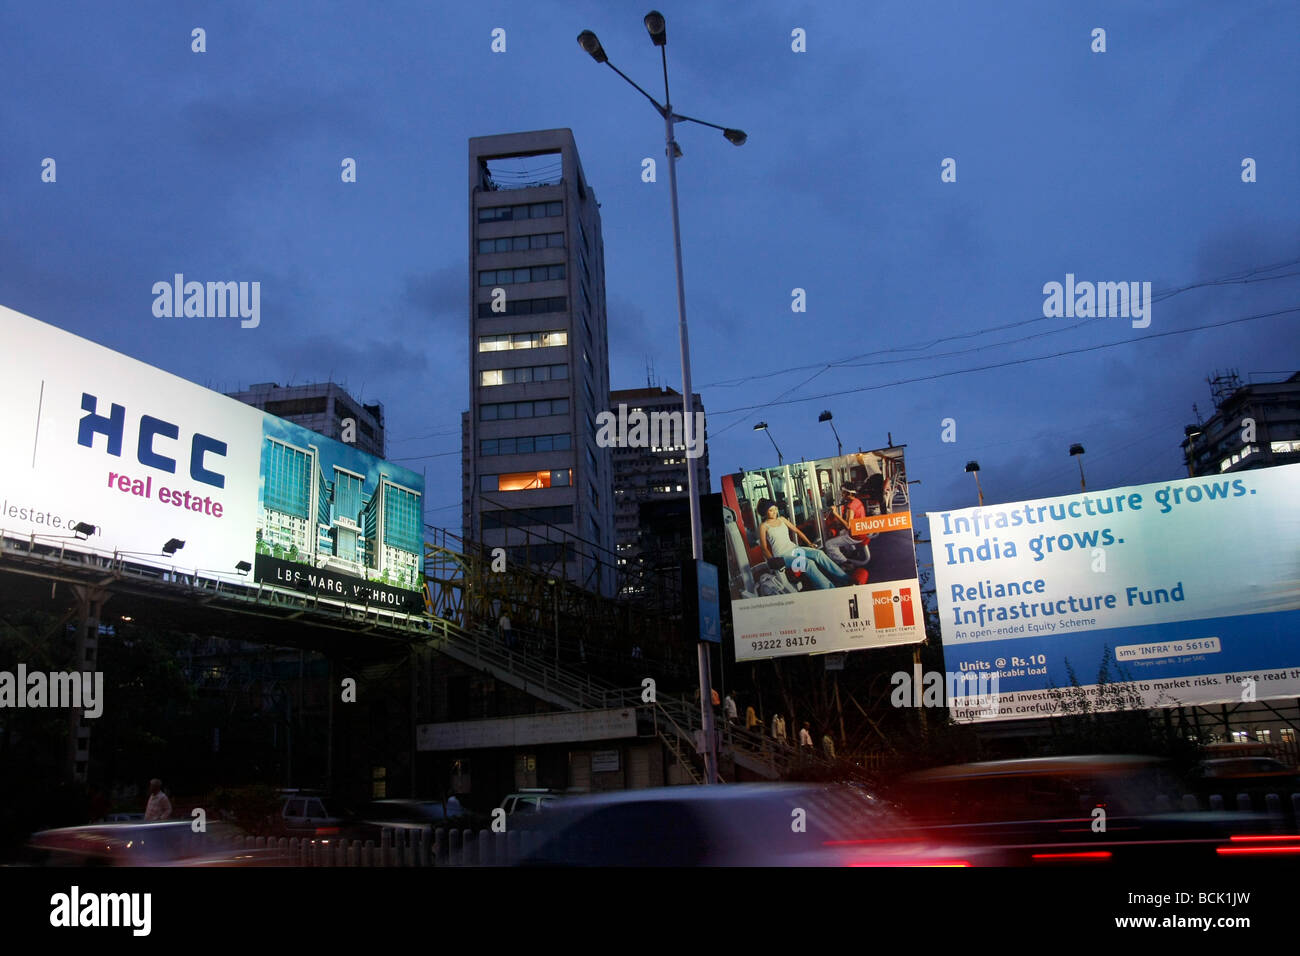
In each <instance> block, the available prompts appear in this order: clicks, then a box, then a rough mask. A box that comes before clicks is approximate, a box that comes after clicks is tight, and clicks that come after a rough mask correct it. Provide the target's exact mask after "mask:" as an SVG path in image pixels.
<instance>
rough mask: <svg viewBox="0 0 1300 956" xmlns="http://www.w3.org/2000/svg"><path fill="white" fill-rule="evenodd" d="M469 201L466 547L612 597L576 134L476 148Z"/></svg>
mask: <svg viewBox="0 0 1300 956" xmlns="http://www.w3.org/2000/svg"><path fill="white" fill-rule="evenodd" d="M469 197H470V202H469V220H470V221H469V231H470V240H469V263H470V292H469V341H470V408H469V411H468V412H467V413H466V414H464V415H463V416H462V418H461V433H462V484H463V499H462V500H463V507H462V524H463V530H464V535H465V538H466V540H467V541H472V542H477V543H480V544H482V545H483V546H484V547H487V548H496V547H504V548H506V550H507V554H508V556H509V558H510V559H511V560H514V561H525V560H526V561H528V562H529V563H530V564H535V565H539V566H543V567H546V568H547V569H548V570H550V571H551V573H556V574H561V575H563V576H564V577H567V578H569V579H571V580H573V581H576V582H578V583H580V584H581V585H582V586H583V587H585V588H588V589H590V590H593V591H597V592H599V593H602V594H606V595H610V594H612V593H613V589H614V517H613V515H614V512H613V509H614V502H613V497H614V496H613V465H612V461H611V457H610V452H609V449H607V448H601V447H600V446H599V445H598V444H597V443H596V423H595V418H596V415H597V414H598V413H599V412H600V411H602V410H603V409H604V405H605V402H606V401H607V400H608V396H609V341H608V334H607V328H606V313H605V261H604V245H603V240H602V233H601V221H600V212H599V204H598V203H597V202H596V196H595V193H594V192H593V191H592V189H591V187H590V186H588V185H587V182H586V179H585V177H584V176H583V172H582V165H581V162H580V161H579V158H578V151H577V146H576V144H575V143H574V139H573V134H572V132H571V131H570V130H567V129H552V130H540V131H535V132H527V133H507V134H503V135H499V136H480V137H474V138H472V139H470V141H469Z"/></svg>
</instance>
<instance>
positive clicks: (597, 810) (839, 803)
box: [520, 784, 966, 866]
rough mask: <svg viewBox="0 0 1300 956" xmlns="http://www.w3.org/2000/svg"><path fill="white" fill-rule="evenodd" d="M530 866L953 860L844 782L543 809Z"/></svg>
mask: <svg viewBox="0 0 1300 956" xmlns="http://www.w3.org/2000/svg"><path fill="white" fill-rule="evenodd" d="M532 836H533V839H534V845H533V849H531V850H530V851H529V852H528V853H526V854H525V856H524V857H523V859H522V860H521V861H520V865H522V866H909V865H918V866H927V865H934V866H949V865H964V864H965V863H966V861H965V860H962V859H959V858H957V857H954V856H953V855H952V854H951V853H950V851H949V849H948V848H946V847H942V846H937V845H932V844H925V843H921V842H918V841H914V840H909V839H908V831H907V825H906V823H905V821H903V820H902V818H900V817H899V816H898V815H897V814H896V813H895V812H894V811H893V809H892V808H890V807H889V806H888V805H887V804H886V803H885V802H884V801H883V800H880V799H879V798H877V797H875V796H873V795H872V794H870V793H865V792H862V791H858V790H853V789H851V788H848V787H843V786H838V785H835V786H827V785H817V784H730V785H723V786H716V787H660V788H657V789H650V790H623V791H618V792H614V793H607V794H601V795H598V796H588V797H575V798H572V799H568V800H565V801H563V802H562V803H561V804H559V805H557V806H555V807H554V808H552V809H551V810H549V811H548V812H547V813H545V814H542V815H541V816H539V818H538V823H537V826H536V828H535V832H534V833H533V834H532Z"/></svg>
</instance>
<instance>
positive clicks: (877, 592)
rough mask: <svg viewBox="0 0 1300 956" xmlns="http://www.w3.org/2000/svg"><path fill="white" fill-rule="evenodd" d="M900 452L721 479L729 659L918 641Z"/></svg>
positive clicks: (919, 612)
mask: <svg viewBox="0 0 1300 956" xmlns="http://www.w3.org/2000/svg"><path fill="white" fill-rule="evenodd" d="M909 509H910V505H909V500H908V493H907V474H906V471H905V469H904V466H903V449H902V448H901V447H896V448H884V449H880V450H877V451H869V452H858V453H854V454H850V455H841V456H838V457H835V458H821V459H818V460H817V461H809V462H798V463H796V464H787V465H780V466H778V467H775V468H764V469H760V470H757V471H746V472H740V473H738V474H734V475H726V476H724V477H723V479H722V511H723V515H722V519H723V533H724V537H725V539H726V546H727V579H728V587H729V588H730V591H731V615H732V626H733V631H734V633H735V650H736V660H738V661H744V660H759V659H763V658H770V657H791V656H795V655H799V654H824V653H829V652H838V651H855V650H862V649H864V648H869V647H887V646H890V645H894V644H915V643H919V642H921V641H923V640H924V639H925V613H924V610H923V609H922V606H921V597H920V586H919V582H918V581H917V573H916V545H915V542H914V540H913V537H912V515H911V511H910V510H909Z"/></svg>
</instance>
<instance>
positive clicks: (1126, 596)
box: [929, 464, 1300, 721]
mask: <svg viewBox="0 0 1300 956" xmlns="http://www.w3.org/2000/svg"><path fill="white" fill-rule="evenodd" d="M929 518H930V537H931V541H932V546H933V548H934V566H935V581H936V586H937V589H938V598H939V610H940V621H941V626H942V631H943V647H944V659H945V661H946V665H947V668H948V670H949V671H963V672H966V671H990V672H993V673H996V674H997V675H998V678H999V691H1000V699H999V701H998V702H997V706H996V708H995V709H991V708H987V707H985V708H977V707H973V706H972V707H967V706H966V703H967V702H964V701H961V700H958V701H955V702H950V710H951V711H952V715H953V717H954V719H957V720H965V721H974V720H979V719H989V717H991V716H994V715H993V714H992V713H991V711H993V710H995V711H996V714H995V716H996V719H1003V720H1004V719H1007V718H1026V717H1043V716H1053V715H1058V714H1064V713H1070V712H1073V709H1076V708H1082V707H1083V706H1087V707H1089V708H1091V709H1093V710H1115V709H1121V708H1133V707H1136V708H1145V707H1175V706H1186V705H1192V704H1211V703H1236V702H1241V701H1253V700H1257V699H1258V700H1263V699H1265V698H1269V697H1294V696H1297V695H1300V642H1297V641H1296V634H1297V633H1300V464H1295V465H1282V466H1279V467H1275V468H1263V469H1259V470H1256V471H1249V472H1242V473H1241V474H1239V475H1236V476H1231V477H1229V476H1224V477H1222V478H1210V477H1204V478H1186V479H1180V480H1178V481H1171V482H1167V483H1161V484H1149V485H1137V486H1134V487H1129V488H1115V489H1111V490H1108V491H1100V492H1089V493H1087V494H1078V495H1069V496H1066V497H1060V498H1045V499H1041V500H1037V501H1021V502H1016V503H1014V504H1006V505H989V506H986V507H984V508H969V509H965V510H962V511H945V512H937V513H934V514H931V515H930V516H929ZM1103 673H1104V674H1106V675H1107V678H1106V679H1105V680H1101V679H1100V678H1099V677H1098V675H1099V674H1103ZM1072 674H1073V675H1074V676H1073V679H1072V676H1071V675H1072Z"/></svg>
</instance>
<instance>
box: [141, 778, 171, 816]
mask: <svg viewBox="0 0 1300 956" xmlns="http://www.w3.org/2000/svg"><path fill="white" fill-rule="evenodd" d="M171 815H172V802H171V801H170V800H168V799H167V794H165V793H163V789H162V781H161V780H159V779H158V778H157V777H154V778H153V779H152V780H150V781H149V803H148V804H147V805H146V806H145V808H144V819H145V822H146V823H152V822H154V821H156V820H166V819H167V818H168V817H170V816H171Z"/></svg>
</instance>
